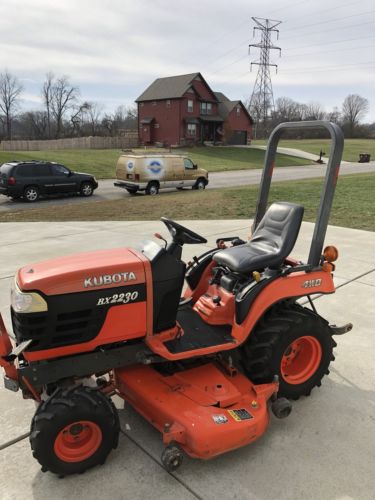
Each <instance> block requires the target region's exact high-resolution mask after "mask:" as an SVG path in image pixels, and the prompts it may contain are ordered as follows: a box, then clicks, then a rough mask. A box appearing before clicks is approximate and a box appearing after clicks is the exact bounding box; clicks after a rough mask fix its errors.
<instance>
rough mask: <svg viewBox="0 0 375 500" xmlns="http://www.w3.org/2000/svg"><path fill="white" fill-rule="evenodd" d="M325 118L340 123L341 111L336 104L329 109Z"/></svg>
mask: <svg viewBox="0 0 375 500" xmlns="http://www.w3.org/2000/svg"><path fill="white" fill-rule="evenodd" d="M326 118H327V120H329V121H330V122H332V123H340V121H341V113H340V110H339V108H338V107H337V106H335V107H334V108H333V110H332V111H329V112H328V113H327V115H326Z"/></svg>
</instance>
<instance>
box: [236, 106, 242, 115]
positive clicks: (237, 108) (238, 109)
mask: <svg viewBox="0 0 375 500" xmlns="http://www.w3.org/2000/svg"><path fill="white" fill-rule="evenodd" d="M236 114H237V116H240V114H241V106H237V107H236Z"/></svg>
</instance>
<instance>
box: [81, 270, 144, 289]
mask: <svg viewBox="0 0 375 500" xmlns="http://www.w3.org/2000/svg"><path fill="white" fill-rule="evenodd" d="M136 279H137V277H136V275H135V273H133V272H131V271H130V272H128V273H115V274H103V275H101V276H90V277H88V278H85V280H84V282H83V286H84V287H85V288H88V287H89V286H102V285H112V284H113V283H125V282H127V281H135V280H136Z"/></svg>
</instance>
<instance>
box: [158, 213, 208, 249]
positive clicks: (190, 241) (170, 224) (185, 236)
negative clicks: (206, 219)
mask: <svg viewBox="0 0 375 500" xmlns="http://www.w3.org/2000/svg"><path fill="white" fill-rule="evenodd" d="M160 220H161V221H162V222H164V224H165V225H166V226H167V229H168V231H169V232H170V235H171V236H172V241H173V243H177V245H184V244H187V245H194V244H198V243H207V240H206V238H203V237H202V236H200V235H199V234H197V233H194V232H193V231H191V230H190V229H188V228H186V227H184V226H181V224H178V223H177V222H175V221H174V220H171V219H167V218H166V217H162V218H161V219H160Z"/></svg>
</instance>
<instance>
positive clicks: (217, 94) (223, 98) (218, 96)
mask: <svg viewBox="0 0 375 500" xmlns="http://www.w3.org/2000/svg"><path fill="white" fill-rule="evenodd" d="M214 94H215V97H216V99H217V100H218V101H219V102H224V101H229V99H228V97H227V96H226V95H224V94H223V93H222V92H214Z"/></svg>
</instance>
